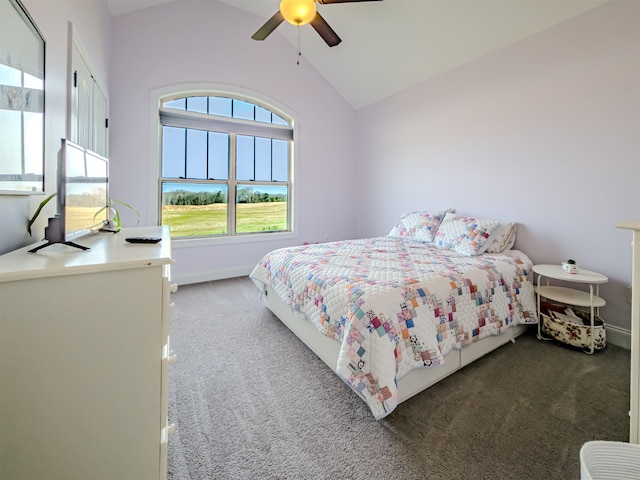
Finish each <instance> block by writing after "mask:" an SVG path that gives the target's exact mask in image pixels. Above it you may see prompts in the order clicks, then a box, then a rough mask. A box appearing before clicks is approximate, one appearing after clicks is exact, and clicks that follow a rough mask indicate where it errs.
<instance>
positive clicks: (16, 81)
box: [0, 64, 22, 87]
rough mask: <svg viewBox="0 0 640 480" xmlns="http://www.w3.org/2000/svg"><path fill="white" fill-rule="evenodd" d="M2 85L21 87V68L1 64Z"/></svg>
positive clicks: (0, 82)
mask: <svg viewBox="0 0 640 480" xmlns="http://www.w3.org/2000/svg"><path fill="white" fill-rule="evenodd" d="M0 85H8V86H10V87H21V86H22V80H21V76H20V70H16V69H15V68H11V67H9V66H7V65H2V64H0Z"/></svg>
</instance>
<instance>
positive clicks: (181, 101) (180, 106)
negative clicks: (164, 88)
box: [164, 98, 187, 110]
mask: <svg viewBox="0 0 640 480" xmlns="http://www.w3.org/2000/svg"><path fill="white" fill-rule="evenodd" d="M186 100H187V99H186V98H178V99H176V100H171V101H170V102H164V106H165V107H167V108H175V109H176V110H185V109H186Z"/></svg>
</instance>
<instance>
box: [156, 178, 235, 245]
mask: <svg viewBox="0 0 640 480" xmlns="http://www.w3.org/2000/svg"><path fill="white" fill-rule="evenodd" d="M227 200H228V187H227V185H219V184H209V183H204V184H202V183H200V184H198V183H167V182H165V183H163V184H162V225H169V227H171V236H172V237H188V236H202V235H221V234H225V233H227V212H228V209H227Z"/></svg>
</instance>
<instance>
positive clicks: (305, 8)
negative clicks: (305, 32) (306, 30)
mask: <svg viewBox="0 0 640 480" xmlns="http://www.w3.org/2000/svg"><path fill="white" fill-rule="evenodd" d="M280 13H282V16H283V17H284V19H285V20H286V21H287V22H289V23H290V24H292V25H296V26H298V27H299V26H300V25H306V24H307V23H309V22H310V21H311V20H313V17H315V16H316V2H315V0H282V1H281V2H280Z"/></svg>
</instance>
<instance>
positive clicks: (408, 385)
mask: <svg viewBox="0 0 640 480" xmlns="http://www.w3.org/2000/svg"><path fill="white" fill-rule="evenodd" d="M262 292H263V298H264V300H265V303H266V305H267V307H268V308H269V309H270V310H271V311H272V312H273V313H274V314H275V315H276V316H277V317H278V318H279V319H280V320H281V321H282V323H284V324H285V325H286V326H287V327H288V328H289V330H291V331H292V332H293V333H294V334H295V335H296V336H297V337H298V338H299V339H300V340H302V341H303V342H304V343H305V344H306V345H307V346H308V347H309V348H310V349H311V350H312V351H313V352H314V353H315V354H316V355H317V356H318V357H320V359H321V360H322V361H323V362H324V363H326V364H327V365H328V366H329V368H331V370H333V371H334V372H335V371H336V366H337V362H338V355H339V353H340V343H339V342H338V341H336V340H335V339H333V338H330V337H327V336H325V335H323V334H322V333H320V332H319V331H318V329H317V328H316V326H315V325H314V324H313V323H311V322H309V321H305V320H304V319H303V318H302V316H301V314H300V313H297V312H295V311H293V310H292V309H291V307H290V306H289V305H287V304H286V303H285V302H284V301H283V300H281V299H280V297H279V296H278V294H277V293H275V292H274V291H273V290H272V289H271V287H270V286H268V285H264V286H263V287H262ZM527 327H528V325H515V326H513V327H511V328H509V329H507V331H506V332H504V333H503V334H502V335H492V336H489V337H485V338H483V339H482V340H480V341H478V342H475V343H472V344H471V345H469V346H468V347H466V348H464V349H462V350H460V349H456V348H454V349H452V350H451V351H450V352H449V353H448V354H447V356H446V357H445V360H446V361H445V364H444V365H442V366H439V367H433V368H418V369H414V370H411V371H410V372H409V373H408V374H406V375H405V376H404V377H402V378H401V379H399V380H398V403H401V402H404V401H405V400H407V399H408V398H411V397H413V396H414V395H416V394H417V393H420V392H421V391H423V390H425V389H426V388H429V387H430V386H431V385H433V384H435V383H437V382H439V381H440V380H442V379H443V378H446V377H448V376H449V375H451V374H452V373H454V372H456V371H458V370H460V369H461V368H462V367H464V366H466V365H469V364H470V363H472V362H474V361H476V360H477V359H479V358H480V357H482V356H484V355H486V354H487V353H489V352H491V351H493V350H495V349H496V348H498V347H501V346H502V345H504V344H505V343H507V342H509V341H511V342H514V343H515V339H516V337H518V336H520V335H522V334H523V333H525V332H526V330H527Z"/></svg>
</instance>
